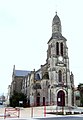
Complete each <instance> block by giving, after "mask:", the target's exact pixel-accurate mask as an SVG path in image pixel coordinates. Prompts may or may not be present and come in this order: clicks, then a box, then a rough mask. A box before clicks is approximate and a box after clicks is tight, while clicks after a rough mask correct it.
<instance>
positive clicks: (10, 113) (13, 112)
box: [4, 108, 20, 119]
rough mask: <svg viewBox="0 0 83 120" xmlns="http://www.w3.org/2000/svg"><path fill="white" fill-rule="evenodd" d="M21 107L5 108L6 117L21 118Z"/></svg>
mask: <svg viewBox="0 0 83 120" xmlns="http://www.w3.org/2000/svg"><path fill="white" fill-rule="evenodd" d="M19 116H20V109H19V108H5V113H4V119H5V118H17V117H18V118H19Z"/></svg>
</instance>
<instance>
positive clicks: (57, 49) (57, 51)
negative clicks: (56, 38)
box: [56, 42, 59, 55]
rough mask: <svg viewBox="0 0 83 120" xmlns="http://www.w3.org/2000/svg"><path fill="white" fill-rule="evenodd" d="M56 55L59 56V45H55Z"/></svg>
mask: <svg viewBox="0 0 83 120" xmlns="http://www.w3.org/2000/svg"><path fill="white" fill-rule="evenodd" d="M56 55H59V43H58V42H57V43H56Z"/></svg>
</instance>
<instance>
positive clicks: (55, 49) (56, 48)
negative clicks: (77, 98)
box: [47, 13, 74, 106]
mask: <svg viewBox="0 0 83 120" xmlns="http://www.w3.org/2000/svg"><path fill="white" fill-rule="evenodd" d="M66 42H67V39H66V38H65V37H63V36H62V27H61V20H60V18H59V17H58V15H57V13H56V15H55V16H54V18H53V21H52V36H51V38H50V39H49V41H48V50H47V64H48V73H49V79H50V91H52V92H53V95H54V96H55V97H54V96H53V98H52V97H51V98H50V100H51V101H54V102H55V104H56V105H58V106H70V105H73V104H74V102H73V99H74V98H72V96H73V95H72V94H73V87H74V84H72V83H74V82H73V81H74V80H73V79H72V80H71V75H70V69H69V57H68V47H67V44H66ZM50 94H51V93H50Z"/></svg>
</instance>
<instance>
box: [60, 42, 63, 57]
mask: <svg viewBox="0 0 83 120" xmlns="http://www.w3.org/2000/svg"><path fill="white" fill-rule="evenodd" d="M60 46H61V55H62V56H63V43H61V44H60Z"/></svg>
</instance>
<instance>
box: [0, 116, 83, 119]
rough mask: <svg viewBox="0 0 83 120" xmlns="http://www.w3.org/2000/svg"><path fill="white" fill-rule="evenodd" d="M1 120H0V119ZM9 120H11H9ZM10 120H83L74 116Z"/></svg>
mask: <svg viewBox="0 0 83 120" xmlns="http://www.w3.org/2000/svg"><path fill="white" fill-rule="evenodd" d="M0 120H1V119H0ZM7 120H8V118H7ZM9 120H11V119H9ZM12 120H83V117H75V116H67V117H66V116H65V117H46V118H26V119H25V118H24V119H22V118H19V119H18V118H17V119H16V118H15V119H13V118H12Z"/></svg>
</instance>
